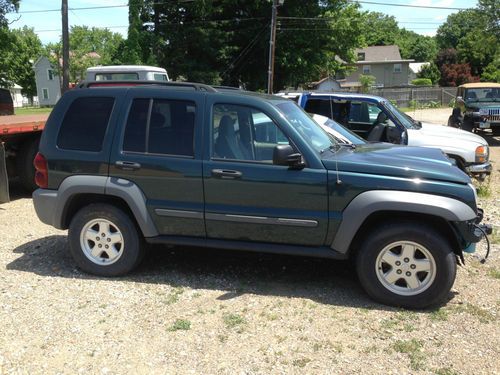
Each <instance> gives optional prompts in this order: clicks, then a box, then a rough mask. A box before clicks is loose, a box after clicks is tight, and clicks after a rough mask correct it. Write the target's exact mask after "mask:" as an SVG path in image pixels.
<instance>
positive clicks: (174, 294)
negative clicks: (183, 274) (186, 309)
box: [163, 288, 184, 305]
mask: <svg viewBox="0 0 500 375" xmlns="http://www.w3.org/2000/svg"><path fill="white" fill-rule="evenodd" d="M182 293H184V289H182V288H175V289H174V290H173V291H171V292H170V293H169V294H168V295H167V297H166V298H165V300H164V301H163V302H164V303H165V304H166V305H172V304H174V303H176V302H177V301H179V296H180V295H181V294H182Z"/></svg>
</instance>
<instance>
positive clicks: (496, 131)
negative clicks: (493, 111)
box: [491, 126, 500, 137]
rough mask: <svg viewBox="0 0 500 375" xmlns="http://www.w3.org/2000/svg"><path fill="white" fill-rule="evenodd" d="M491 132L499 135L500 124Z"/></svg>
mask: <svg viewBox="0 0 500 375" xmlns="http://www.w3.org/2000/svg"><path fill="white" fill-rule="evenodd" d="M491 132H492V133H493V135H494V136H495V137H496V136H498V135H500V126H496V127H494V128H493V129H491Z"/></svg>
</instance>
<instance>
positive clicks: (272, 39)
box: [267, 0, 284, 94]
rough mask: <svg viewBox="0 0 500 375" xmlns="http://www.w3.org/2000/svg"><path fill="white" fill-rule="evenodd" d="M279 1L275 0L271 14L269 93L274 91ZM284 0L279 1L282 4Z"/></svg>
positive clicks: (268, 70)
mask: <svg viewBox="0 0 500 375" xmlns="http://www.w3.org/2000/svg"><path fill="white" fill-rule="evenodd" d="M278 1H279V0H273V13H272V16H271V36H270V38H269V65H268V68H267V93H268V94H272V93H273V79H274V49H275V44H276V17H277V15H278ZM283 1H284V0H281V1H279V2H280V5H281V4H283Z"/></svg>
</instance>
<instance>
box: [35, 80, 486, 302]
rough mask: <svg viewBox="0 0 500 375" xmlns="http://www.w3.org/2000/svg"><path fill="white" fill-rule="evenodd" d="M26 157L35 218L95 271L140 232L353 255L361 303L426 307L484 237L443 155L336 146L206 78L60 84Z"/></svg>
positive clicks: (139, 246)
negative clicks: (36, 144)
mask: <svg viewBox="0 0 500 375" xmlns="http://www.w3.org/2000/svg"><path fill="white" fill-rule="evenodd" d="M35 166H36V169H37V172H36V181H37V184H38V185H39V186H40V189H38V190H36V191H35V192H34V194H33V202H34V205H35V209H36V213H37V215H38V217H39V218H40V219H41V220H42V221H43V222H44V223H46V224H49V225H52V226H54V227H56V228H60V229H68V228H69V231H68V239H69V249H70V252H71V254H72V256H73V258H74V260H75V262H76V264H77V265H78V266H79V267H80V268H81V269H82V270H84V271H86V272H89V273H93V274H96V275H102V276H117V275H123V274H125V273H127V272H130V271H131V270H133V269H134V268H135V267H137V265H138V264H139V263H140V262H141V260H142V258H143V256H144V244H145V243H154V244H170V245H181V244H182V245H195V246H204V247H209V248H225V249H235V250H246V251H257V252H269V253H278V254H294V255H302V256H313V257H323V258H330V259H348V258H353V259H355V262H356V269H357V274H358V275H359V279H360V281H361V284H362V285H363V287H364V288H365V290H366V291H367V293H368V294H369V295H370V296H371V297H372V298H374V299H375V300H377V301H379V302H382V303H386V304H390V305H397V306H406V307H411V308H422V307H426V306H429V305H433V304H437V303H441V302H443V301H444V300H445V299H446V297H447V295H448V293H449V291H450V288H451V287H452V285H453V282H454V280H455V274H456V267H457V260H459V259H462V252H463V251H473V249H474V246H475V243H476V242H478V241H479V240H480V239H481V238H482V236H483V234H482V233H483V232H485V233H489V232H491V228H490V227H488V226H486V225H484V224H479V222H480V221H481V220H482V211H481V210H480V209H478V208H477V196H476V190H475V188H474V187H473V186H472V185H471V181H470V178H469V177H468V176H467V175H466V174H465V173H463V172H462V171H460V170H459V169H457V168H455V167H453V166H452V165H451V163H450V162H449V160H448V159H447V158H446V157H445V156H444V154H443V153H442V152H441V151H440V150H436V149H429V148H419V147H406V146H405V147H400V146H395V145H386V144H382V143H375V144H360V145H358V146H357V147H356V148H352V147H341V146H339V144H337V143H336V142H335V140H334V139H333V138H332V137H330V136H328V134H327V133H326V132H325V131H323V130H322V128H321V127H320V126H318V124H317V123H316V122H314V121H313V120H312V119H311V117H310V116H309V115H308V114H306V113H305V112H304V111H303V110H302V109H301V108H300V107H299V106H298V105H297V104H296V103H293V102H292V101H290V100H286V99H283V98H280V97H276V96H269V95H261V94H256V93H249V92H244V91H238V90H233V91H231V90H217V89H214V88H213V87H211V86H206V85H202V84H191V83H170V82H165V83H161V84H149V85H145V84H143V85H141V86H137V85H131V86H130V87H125V86H123V85H120V86H119V87H102V86H101V87H94V88H88V85H87V86H81V88H77V89H74V90H71V91H69V92H67V93H66V94H65V95H64V96H63V97H62V98H61V100H59V102H58V103H57V105H56V107H55V109H54V110H53V111H52V113H51V115H50V117H49V119H48V121H47V124H46V127H45V130H44V132H43V135H42V139H41V142H40V152H39V154H38V155H37V156H36V158H35Z"/></svg>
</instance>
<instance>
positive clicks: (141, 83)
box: [75, 80, 217, 92]
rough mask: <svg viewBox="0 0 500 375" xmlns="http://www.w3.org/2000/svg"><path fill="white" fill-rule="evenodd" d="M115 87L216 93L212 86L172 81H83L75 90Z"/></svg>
mask: <svg viewBox="0 0 500 375" xmlns="http://www.w3.org/2000/svg"><path fill="white" fill-rule="evenodd" d="M115 86H165V87H188V88H192V89H193V90H195V91H206V92H217V90H216V89H214V88H213V87H212V86H209V85H205V84H203V83H193V82H172V81H130V80H129V81H83V82H81V83H79V84H78V86H76V87H75V88H79V89H84V88H91V87H115Z"/></svg>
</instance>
